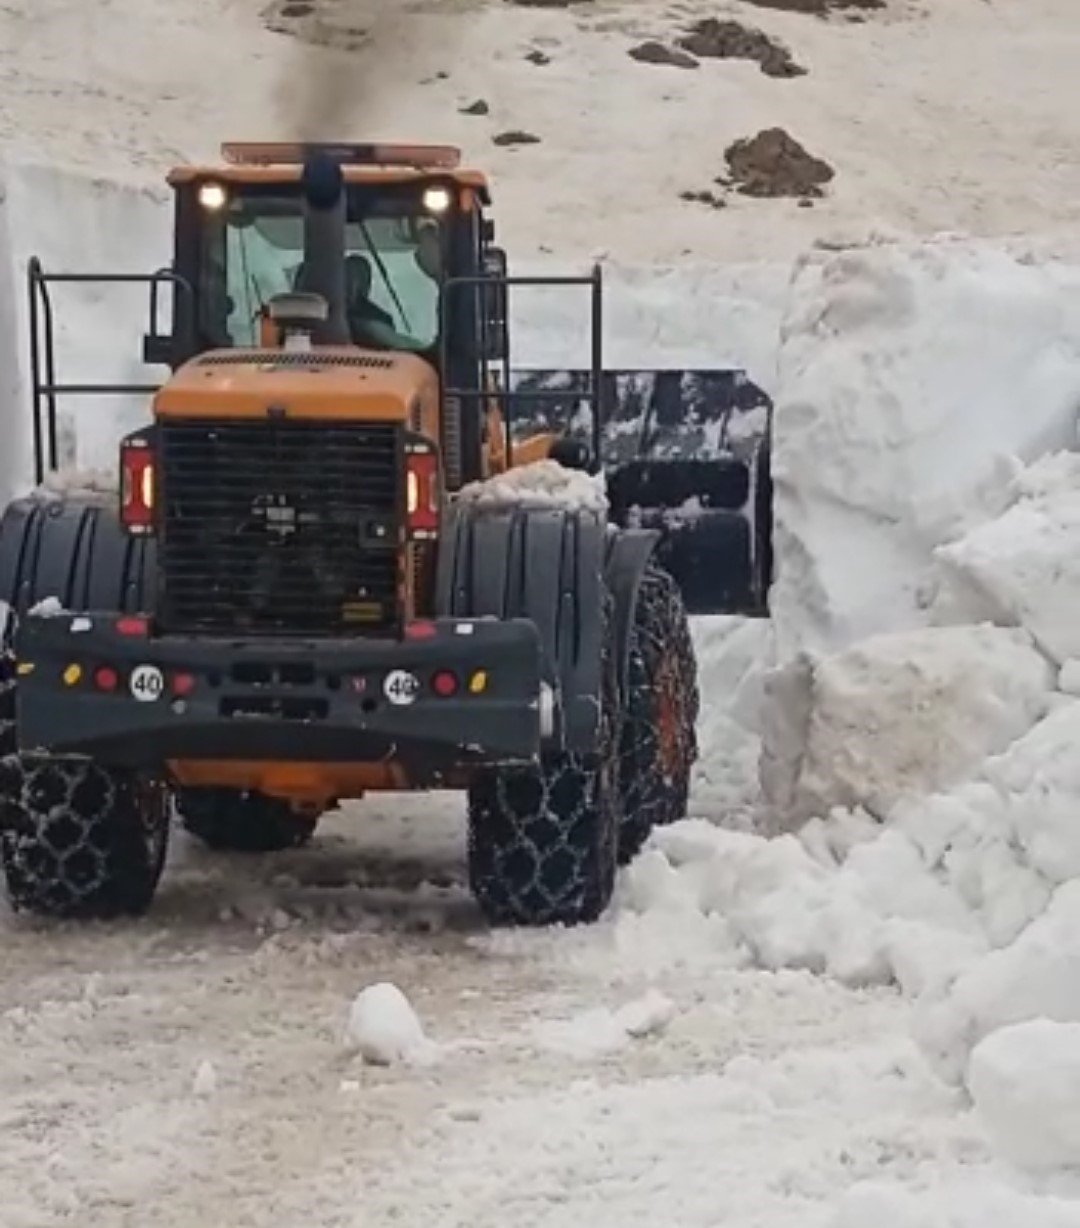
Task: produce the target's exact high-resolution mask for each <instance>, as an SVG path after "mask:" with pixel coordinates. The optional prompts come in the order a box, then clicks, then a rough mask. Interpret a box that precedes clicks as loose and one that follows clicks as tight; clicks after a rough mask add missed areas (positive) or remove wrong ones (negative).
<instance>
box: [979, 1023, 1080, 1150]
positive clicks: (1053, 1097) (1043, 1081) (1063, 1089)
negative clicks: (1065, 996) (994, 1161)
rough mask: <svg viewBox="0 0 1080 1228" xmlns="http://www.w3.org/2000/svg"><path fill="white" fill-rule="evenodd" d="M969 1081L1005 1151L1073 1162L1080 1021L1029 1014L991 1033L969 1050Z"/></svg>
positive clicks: (1078, 1134) (1078, 1133)
mask: <svg viewBox="0 0 1080 1228" xmlns="http://www.w3.org/2000/svg"><path fill="white" fill-rule="evenodd" d="M968 1086H969V1088H970V1090H971V1095H972V1099H973V1100H974V1102H975V1108H976V1110H977V1112H978V1114H979V1117H980V1118H981V1119H982V1121H983V1124H984V1125H985V1127H986V1131H987V1133H988V1134H989V1135H990V1138H991V1140H992V1142H993V1144H994V1146H995V1147H996V1149H997V1150H998V1151H999V1152H1000V1154H1001V1155H1002V1156H1003V1157H1004V1158H1005V1159H1007V1160H1009V1161H1011V1162H1012V1163H1013V1164H1016V1165H1018V1166H1020V1167H1022V1168H1028V1169H1035V1170H1039V1169H1053V1168H1064V1167H1070V1166H1071V1167H1074V1168H1077V1169H1080V1023H1054V1022H1052V1021H1051V1020H1049V1019H1035V1020H1032V1021H1031V1022H1030V1023H1022V1024H1017V1025H1016V1026H1015V1027H1009V1028H1001V1029H1000V1030H998V1031H997V1032H994V1033H992V1034H991V1035H990V1036H988V1037H987V1038H986V1039H985V1040H983V1041H982V1042H981V1043H980V1044H979V1045H977V1046H976V1048H975V1050H974V1052H973V1053H972V1055H971V1069H970V1072H969V1075H968Z"/></svg>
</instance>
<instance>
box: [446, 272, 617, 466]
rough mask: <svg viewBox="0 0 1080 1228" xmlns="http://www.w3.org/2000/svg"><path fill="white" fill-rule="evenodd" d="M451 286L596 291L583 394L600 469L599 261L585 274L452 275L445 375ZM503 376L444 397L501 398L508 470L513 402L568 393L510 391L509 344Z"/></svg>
mask: <svg viewBox="0 0 1080 1228" xmlns="http://www.w3.org/2000/svg"><path fill="white" fill-rule="evenodd" d="M453 286H494V287H503V288H504V289H506V290H509V289H510V287H512V286H538V287H539V286H582V287H589V288H590V289H591V291H592V295H591V302H590V333H591V345H590V365H589V372H590V379H589V387H588V388H587V389H585V390H583V392H582V393H581V394H579V395H580V396H581V397H583V398H585V399H587V400H588V402H589V407H590V409H591V411H592V436H593V438H592V458H591V463H590V470H591V471H592V472H596V471H597V470H598V469H599V467H600V452H601V445H602V439H603V423H602V408H603V407H602V378H603V374H604V350H603V346H604V336H603V325H604V316H603V271H602V269H601V267H600V265H599V264H594V265H593V269H592V273H591V274H590V275H589V276H587V277H585V276H577V277H575V276H536V277H511V276H501V277H500V276H492V275H491V274H472V275H470V276H461V277H450V278H447V280H446V281H444V282H443V283H442V286H441V287H440V294H439V315H440V320H441V321H442V327H441V330H440V331H441V333H442V359H443V361H442V370H443V372H444V374H445V372H446V371H448V370H449V366H448V362H447V359H448V357H449V354H448V351H449V344H450V330H449V329H448V328H447V327H446V324H445V319H446V299H447V292H448V291H449V290H450V288H451V287H453ZM506 315H507V316H508V317H509V315H510V295H509V293H508V294H507V296H506ZM480 334H481V338H482V339H483V340H484V341H486V339H487V319H486V316H484V315H483V314H482V313H481V326H480ZM501 365H502V375H503V380H502V384H503V386H502V387H501V388H498V389H492V388H485V387H478V388H452V387H447V388H444V389H443V397H444V400H445V398H447V397H458V398H460V399H462V400H466V399H476V400H481V399H485V398H486V399H490V400H492V401H496V402H499V403H500V404H501V405H503V406H504V410H505V412H504V416H503V429H504V432H505V436H506V440H505V444H506V464H507V468H509V467H510V465H511V463H512V454H511V449H512V447H513V440H512V437H511V421H510V418H511V414H510V410H511V406H512V403H513V401H514V400H521V401H536V402H548V403H550V402H557V401H559V400H565V398H566V392H565V390H561V389H556V388H552V389H530V390H529V391H527V392H523V393H520V394H518V393H515V392H513V391H512V390H511V389H510V370H511V367H510V347H509V345H507V346H506V347H505V348H504V351H503V354H502V360H501ZM481 366H482V371H485V372H486V371H487V369H488V364H487V358H486V355H483V356H482V361H481Z"/></svg>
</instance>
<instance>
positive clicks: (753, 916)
mask: <svg viewBox="0 0 1080 1228" xmlns="http://www.w3.org/2000/svg"><path fill="white" fill-rule="evenodd" d="M1078 744H1080V703H1077V702H1075V701H1072V700H1062V702H1061V704H1060V706H1057V707H1056V709H1055V710H1054V711H1053V712H1052V713H1051V714H1050V715H1049V716H1047V717H1046V718H1045V719H1044V720H1042V721H1041V722H1039V723H1038V724H1036V725H1034V726H1033V727H1032V728H1031V729H1030V730H1029V731H1028V732H1027V733H1026V734H1025V735H1024V736H1023V737H1021V738H1020V739H1018V740H1017V741H1016V742H1014V743H1013V744H1012V745H1011V746H1010V747H1009V748H1008V749H1007V750H1006V751H1004V752H1003V753H1002V754H1000V755H996V756H992V757H990V758H989V759H987V760H986V761H985V762H984V763H983V764H981V765H980V766H979V768H978V769H977V770H976V771H975V772H974V773H972V775H971V776H970V778H969V779H967V780H965V781H963V782H962V783H960V784H957V785H955V786H954V787H952V788H950V789H948V790H946V791H943V792H940V793H937V794H934V795H932V796H930V797H928V798H908V799H906V800H904V801H902V802H900V803H898V804H897V805H896V806H894V807H893V808H892V810H891V811H890V812H889V815H888V820H887V823H886V824H885V826H884V827H882V825H881V824H879V823H877V822H874V821H873V820H871V819H870V817H869V816H868V815H867V814H866V812H865V811H842V810H837V811H835V812H834V813H833V814H832V815H830V816H829V817H827V818H824V819H815V820H813V821H811V822H810V823H808V824H806V825H805V826H804V827H803V828H802V830H801V831H800V832H799V834H798V836H796V835H792V834H788V835H785V836H782V837H779V838H775V839H771V840H770V839H766V838H763V837H761V836H756V835H751V834H748V833H740V832H730V831H724V830H721V829H718V828H716V827H714V826H712V825H711V824H708V823H705V822H701V821H687V822H684V823H680V824H677V825H676V826H675V827H672V828H670V829H668V830H666V831H660V832H656V833H655V834H654V836H653V838H652V841H651V844H650V846H649V847H648V848H647V849H646V850H645V852H644V853H643V854H642V855H641V856H640V857H639V858H638V860H637V861H636V862H635V863H634V864H633V865H632V866H631V867H630V868H629V869H628V871H627V872H626V874H625V875H624V876H623V879H622V881H621V883H620V895H619V901H618V916H617V919H616V921H615V925H616V927H617V928H618V929H619V930H621V931H623V932H624V934H625V936H626V940H625V941H624V942H622V943H620V944H619V949H620V950H621V951H623V952H624V953H625V954H626V956H627V957H628V958H633V959H640V960H649V961H652V964H656V963H658V962H660V960H661V958H662V956H661V952H662V951H663V949H664V947H665V946H666V948H667V949H668V951H669V952H670V953H672V955H673V956H674V953H676V952H678V951H679V950H680V948H681V947H682V946H683V944H684V943H686V942H688V941H689V942H699V941H701V940H703V939H704V938H705V937H707V938H708V940H709V941H710V942H711V945H712V954H713V959H714V961H715V962H716V963H718V964H721V965H722V966H738V965H740V964H742V965H745V964H749V963H753V964H755V965H757V966H759V967H765V968H771V969H776V968H783V967H794V968H806V969H809V970H811V971H814V972H821V973H826V974H828V975H830V976H834V977H836V978H838V979H840V980H842V981H844V982H846V983H849V984H867V983H882V984H886V983H891V982H895V983H898V984H899V985H900V987H901V988H902V989H903V990H904V991H905V992H906V993H907V994H909V995H911V996H912V997H914V998H916V999H917V1009H916V1016H915V1032H916V1036H917V1039H918V1040H919V1042H920V1044H921V1046H922V1048H923V1050H924V1052H925V1053H926V1055H927V1057H928V1058H929V1059H930V1061H931V1062H932V1063H933V1065H934V1066H935V1068H936V1069H937V1071H938V1072H939V1074H941V1075H942V1076H943V1077H944V1078H946V1079H948V1080H950V1081H957V1082H959V1081H962V1080H964V1079H965V1078H966V1076H967V1073H968V1062H969V1057H970V1053H971V1050H972V1048H973V1047H974V1046H975V1045H976V1044H977V1043H978V1042H979V1041H980V1040H981V1039H982V1038H983V1037H984V1036H986V1035H988V1034H989V1033H991V1032H992V1031H994V1030H995V1029H997V1028H999V1027H1003V1026H1006V1025H1008V1024H1012V1023H1016V1022H1021V1021H1023V1020H1028V1019H1034V1018H1038V1017H1040V1016H1047V1017H1048V1018H1053V1019H1057V1020H1060V1021H1062V1022H1069V1021H1077V1022H1080V990H1078V989H1077V986H1078V985H1080V823H1077V822H1076V818H1075V816H1076V814H1077V813H1080V757H1078V756H1077V754H1076V747H1077V745H1078Z"/></svg>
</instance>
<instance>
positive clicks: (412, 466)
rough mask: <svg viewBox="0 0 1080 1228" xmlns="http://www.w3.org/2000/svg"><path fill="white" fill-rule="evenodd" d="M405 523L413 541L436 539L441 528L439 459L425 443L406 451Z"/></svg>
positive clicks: (410, 447)
mask: <svg viewBox="0 0 1080 1228" xmlns="http://www.w3.org/2000/svg"><path fill="white" fill-rule="evenodd" d="M405 483H406V487H405V489H406V508H405V524H406V527H407V529H408V532H409V536H410V537H412V538H421V539H423V538H433V537H434V536H435V535H436V532H437V531H438V528H439V459H438V457H437V456H436V455H435V451H434V449H433V448H431V447H430V446H428V445H426V444H417V443H409V444H407V445H406V452H405Z"/></svg>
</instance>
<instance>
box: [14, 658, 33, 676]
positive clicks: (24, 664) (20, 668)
mask: <svg viewBox="0 0 1080 1228" xmlns="http://www.w3.org/2000/svg"><path fill="white" fill-rule="evenodd" d="M35 668H36V667H35V665H34V663H33V661H20V662H19V663H18V665H16V666H15V672H16V673H17V674H18V675H19V677H20V678H25V677H26V675H27V674H32V673H33V672H34V669H35Z"/></svg>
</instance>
